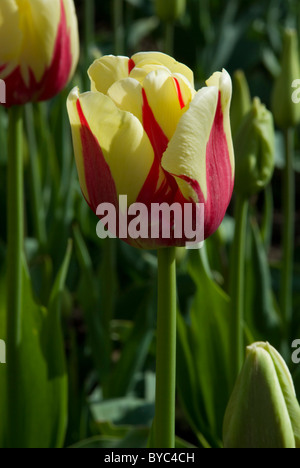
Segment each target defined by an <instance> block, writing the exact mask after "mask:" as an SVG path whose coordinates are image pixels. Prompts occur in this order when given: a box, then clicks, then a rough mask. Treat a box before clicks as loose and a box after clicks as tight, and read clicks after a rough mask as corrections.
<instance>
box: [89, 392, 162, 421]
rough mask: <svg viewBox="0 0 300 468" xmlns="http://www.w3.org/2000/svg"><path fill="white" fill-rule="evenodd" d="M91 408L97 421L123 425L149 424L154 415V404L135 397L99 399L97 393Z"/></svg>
mask: <svg viewBox="0 0 300 468" xmlns="http://www.w3.org/2000/svg"><path fill="white" fill-rule="evenodd" d="M90 409H91V413H92V415H93V418H94V419H95V421H96V422H110V423H113V424H115V425H121V426H124V425H133V426H136V425H139V426H147V425H150V424H151V422H152V420H153V417H154V404H153V403H148V402H146V401H145V400H143V399H140V398H135V397H126V398H114V399H111V400H104V401H99V398H98V397H97V394H96V395H94V396H93V397H91V398H90Z"/></svg>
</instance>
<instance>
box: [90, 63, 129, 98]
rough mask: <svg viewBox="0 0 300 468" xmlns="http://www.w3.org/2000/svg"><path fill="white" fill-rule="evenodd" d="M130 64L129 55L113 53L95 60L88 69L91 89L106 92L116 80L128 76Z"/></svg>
mask: <svg viewBox="0 0 300 468" xmlns="http://www.w3.org/2000/svg"><path fill="white" fill-rule="evenodd" d="M130 64H131V62H130V59H129V58H128V57H115V56H113V55H107V56H105V57H101V58H100V59H97V60H95V62H94V63H93V64H92V65H91V66H90V68H89V70H88V74H89V77H90V80H91V90H92V91H98V92H99V93H103V94H106V93H107V91H108V90H109V88H110V87H111V86H112V85H113V84H114V83H115V82H116V81H118V80H122V79H123V78H128V76H129V71H130Z"/></svg>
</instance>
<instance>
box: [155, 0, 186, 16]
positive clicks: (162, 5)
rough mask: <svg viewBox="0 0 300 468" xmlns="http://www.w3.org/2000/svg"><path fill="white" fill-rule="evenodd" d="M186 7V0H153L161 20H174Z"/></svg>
mask: <svg viewBox="0 0 300 468" xmlns="http://www.w3.org/2000/svg"><path fill="white" fill-rule="evenodd" d="M185 9H186V0H155V11H156V14H157V16H158V17H159V18H160V19H161V20H162V21H176V20H177V19H178V18H180V17H181V16H182V15H183V14H184V12H185Z"/></svg>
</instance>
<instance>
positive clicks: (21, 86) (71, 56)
mask: <svg viewBox="0 0 300 468" xmlns="http://www.w3.org/2000/svg"><path fill="white" fill-rule="evenodd" d="M78 57H79V38H78V28H77V18H76V14H75V8H74V3H73V0H34V1H30V0H1V2H0V79H2V80H4V81H5V84H6V106H7V107H11V106H14V105H23V104H26V103H28V102H36V101H44V100H48V99H50V98H52V97H53V96H55V95H56V94H58V93H59V92H60V91H61V90H62V89H63V88H64V87H65V86H66V84H67V83H68V81H69V80H70V78H71V77H72V75H73V73H74V70H75V67H76V65H77V62H78Z"/></svg>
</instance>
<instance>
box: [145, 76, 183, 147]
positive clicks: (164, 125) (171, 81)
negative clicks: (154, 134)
mask: <svg viewBox="0 0 300 468" xmlns="http://www.w3.org/2000/svg"><path fill="white" fill-rule="evenodd" d="M180 85H181V86H182V89H183V91H184V92H181V86H180ZM143 88H144V91H145V93H146V96H147V100H148V103H149V106H150V108H151V109H152V112H153V115H154V117H155V119H156V121H157V123H158V124H159V126H160V128H161V129H162V131H163V132H164V134H165V135H166V137H167V138H168V139H169V140H170V139H171V138H172V137H173V135H174V133H175V130H176V128H177V125H178V122H179V120H180V119H181V117H182V115H183V114H184V112H185V111H186V109H185V107H186V106H187V105H189V104H190V102H191V99H192V93H191V91H190V89H189V88H188V86H187V85H186V83H185V82H184V81H183V80H181V79H180V77H178V75H177V78H175V77H173V76H172V75H171V73H170V72H168V71H167V70H155V71H152V72H151V73H149V74H148V75H147V76H146V78H145V80H144V82H143Z"/></svg>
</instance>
